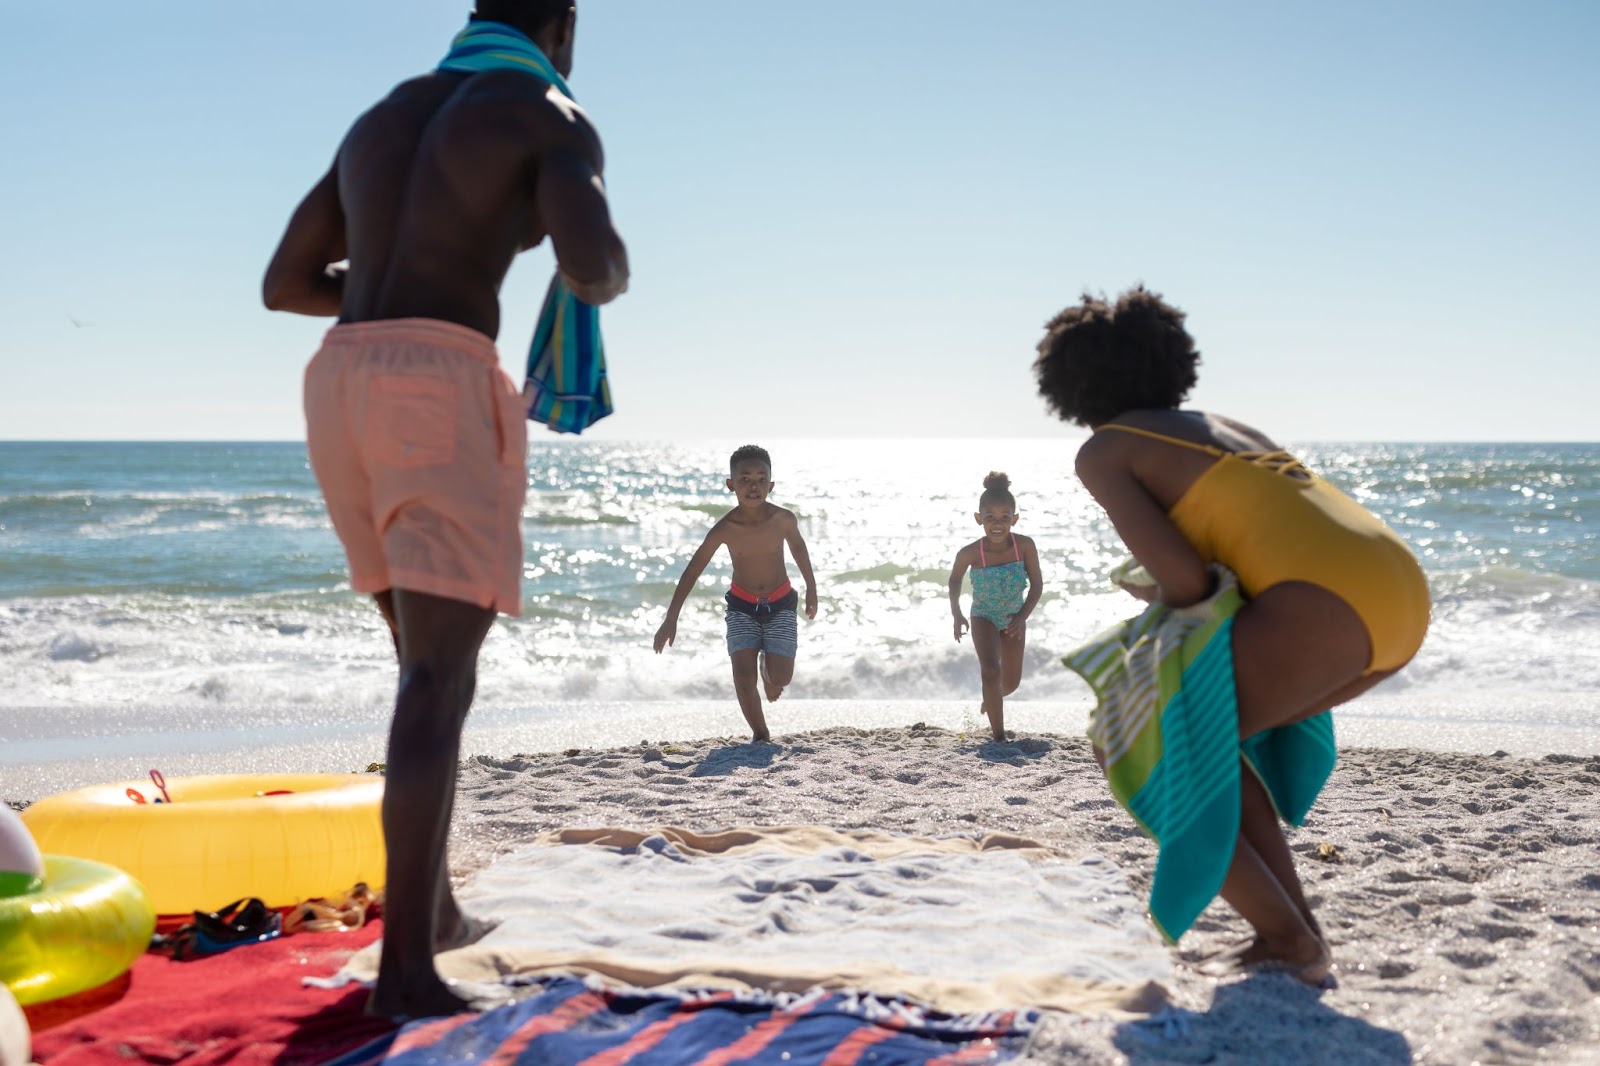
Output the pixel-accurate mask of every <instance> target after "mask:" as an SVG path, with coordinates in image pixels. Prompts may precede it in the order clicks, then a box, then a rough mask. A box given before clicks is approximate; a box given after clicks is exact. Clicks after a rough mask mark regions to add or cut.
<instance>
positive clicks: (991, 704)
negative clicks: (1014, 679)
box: [972, 618, 1006, 740]
mask: <svg viewBox="0 0 1600 1066" xmlns="http://www.w3.org/2000/svg"><path fill="white" fill-rule="evenodd" d="M1004 641H1005V638H1004V637H1002V636H1001V635H1000V631H999V630H998V629H996V628H995V627H994V623H993V622H991V621H989V620H988V619H987V618H974V619H973V620H972V650H973V651H975V652H977V653H978V673H979V675H980V676H981V677H982V678H983V713H984V716H985V717H986V718H988V719H989V732H990V734H991V735H992V736H993V737H994V739H996V740H1004V739H1005V738H1006V712H1005V690H1004V685H1005V676H1004V673H1003V671H1002V667H1001V650H1000V646H1001V644H1002V643H1004Z"/></svg>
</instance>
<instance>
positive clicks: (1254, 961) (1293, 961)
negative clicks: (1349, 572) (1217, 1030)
mask: <svg viewBox="0 0 1600 1066" xmlns="http://www.w3.org/2000/svg"><path fill="white" fill-rule="evenodd" d="M1195 968H1196V969H1197V970H1199V972H1201V973H1203V974H1205V975H1206V976H1207V977H1227V976H1229V975H1231V974H1236V973H1244V972H1246V971H1249V970H1272V971H1281V972H1283V973H1287V974H1290V975H1292V976H1294V977H1298V978H1299V979H1300V980H1302V981H1304V982H1305V983H1306V984H1308V985H1319V984H1321V983H1322V982H1323V981H1324V980H1325V979H1326V978H1327V976H1328V973H1329V971H1331V970H1332V969H1333V957H1332V955H1330V954H1329V952H1328V945H1327V944H1325V943H1323V942H1322V940H1321V938H1320V937H1315V936H1305V937H1295V938H1294V939H1293V940H1290V941H1287V942H1285V943H1282V944H1275V943H1270V942H1268V941H1267V940H1266V939H1264V938H1262V937H1259V936H1256V937H1251V938H1250V939H1249V940H1245V941H1243V942H1241V943H1238V944H1234V945H1233V946H1231V947H1227V948H1224V949H1223V950H1221V951H1219V952H1217V953H1216V954H1214V955H1211V956H1208V957H1207V958H1205V959H1203V960H1201V961H1200V962H1199V963H1198V964H1197V965H1196V967H1195Z"/></svg>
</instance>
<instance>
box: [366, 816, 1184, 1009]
mask: <svg viewBox="0 0 1600 1066" xmlns="http://www.w3.org/2000/svg"><path fill="white" fill-rule="evenodd" d="M461 902H462V907H463V909H465V910H466V911H467V912H468V913H470V914H472V915H473V916H475V917H477V918H487V919H489V920H491V921H496V922H498V923H499V924H498V925H497V926H496V927H495V928H494V929H493V930H492V931H491V932H489V934H488V935H487V936H485V937H484V938H483V939H482V940H480V941H478V942H477V943H476V944H472V945H469V946H467V947H465V948H459V949H456V950H454V951H449V952H445V953H442V954H441V955H439V956H438V959H437V965H438V967H439V971H440V972H441V973H442V974H443V975H444V976H446V977H451V978H456V979H460V980H467V981H499V980H500V979H501V978H504V977H507V976H511V975H520V976H529V975H535V974H540V973H551V972H565V973H578V974H588V975H596V976H599V977H602V978H604V979H607V980H612V981H617V982H621V983H624V984H628V985H634V986H638V987H646V988H649V987H659V986H673V987H697V988H698V987H734V988H739V987H755V988H765V989H770V990H774V991H801V990H804V989H807V988H812V987H816V986H822V987H825V988H855V989H864V990H869V991H872V992H876V993H879V994H889V995H901V996H909V997H911V998H914V999H919V1000H922V1001H924V1002H926V1003H929V1004H930V1005H932V1006H935V1007H938V1008H940V1009H944V1010H949V1011H954V1012H967V1011H979V1010H996V1009H1004V1008H1013V1007H1029V1006H1038V1007H1051V1008H1055V1009H1059V1010H1069V1011H1075V1012H1085V1013H1087V1012H1101V1011H1113V1012H1119V1013H1129V1014H1145V1013H1149V1012H1152V1011H1154V1010H1157V1009H1159V1008H1160V1007H1161V1006H1162V1005H1164V1003H1165V998H1166V997H1165V992H1164V990H1163V988H1162V986H1161V984H1160V982H1162V981H1163V980H1165V979H1166V978H1167V977H1168V976H1169V974H1170V964H1169V958H1168V953H1167V950H1166V949H1165V947H1163V946H1162V944H1161V942H1160V939H1159V938H1158V937H1157V936H1156V934H1155V931H1154V930H1153V929H1152V928H1151V927H1150V924H1149V922H1148V920H1147V919H1146V917H1145V914H1144V904H1143V901H1142V900H1140V899H1139V898H1138V897H1137V896H1135V895H1134V894H1133V893H1132V891H1130V889H1129V887H1128V885H1127V883H1126V882H1125V881H1124V879H1123V876H1122V873H1121V871H1120V870H1119V869H1118V868H1117V867H1116V866H1115V865H1114V864H1112V863H1111V862H1110V861H1108V860H1106V859H1104V858H1102V857H1100V856H1098V855H1093V854H1090V855H1085V856H1081V857H1077V858H1073V857H1069V856H1067V855H1065V854H1063V853H1061V852H1059V851H1056V850H1054V849H1052V848H1049V847H1047V846H1045V845H1042V844H1039V843H1037V842H1035V841H1032V840H1027V839H1025V838H1022V837H1013V836H1004V835H990V836H987V837H984V838H982V839H981V840H976V839H971V838H952V839H929V838H918V837H897V836H892V835H889V834H886V833H870V832H861V831H852V832H840V831H837V830H833V829H828V828H824V827H821V826H790V827H780V828H759V829H756V828H741V829H734V830H729V831H725V832H715V833H708V834H697V833H694V832H690V831H688V830H683V829H674V828H664V829H659V830H653V831H639V830H627V829H565V830H558V831H556V832H553V833H550V834H547V835H545V836H543V837H541V838H539V840H538V842H537V843H535V844H534V845H532V846H530V847H527V848H525V849H523V850H522V851H519V852H517V853H515V854H513V855H510V856H507V857H505V858H503V859H501V860H500V861H498V862H496V863H495V864H494V865H492V866H490V867H489V868H488V869H486V870H484V871H483V872H482V873H481V874H479V875H478V877H477V878H476V879H475V880H474V881H473V882H472V883H471V884H470V885H469V886H468V887H467V888H466V889H465V890H464V891H463V893H462V896H461ZM378 947H379V945H377V944H374V945H372V946H371V947H369V948H367V949H366V950H365V951H363V952H362V953H360V954H359V955H357V956H356V957H355V958H354V959H353V960H352V961H351V963H350V964H349V966H347V967H346V969H345V971H344V973H343V976H344V977H346V978H351V979H359V980H370V979H371V978H372V977H373V976H374V975H375V973H376V967H377V951H378Z"/></svg>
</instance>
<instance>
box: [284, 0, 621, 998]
mask: <svg viewBox="0 0 1600 1066" xmlns="http://www.w3.org/2000/svg"><path fill="white" fill-rule="evenodd" d="M473 20H474V25H475V26H477V27H478V28H480V29H483V28H485V24H486V23H491V22H492V23H496V24H502V25H498V26H496V27H495V28H496V29H498V30H504V31H508V32H511V33H513V34H516V35H518V36H519V38H521V39H523V40H526V42H527V46H528V47H530V48H531V47H535V46H536V47H537V49H538V50H539V51H540V52H542V53H543V56H544V57H546V58H547V59H548V61H549V63H550V64H551V65H552V66H553V67H554V68H555V70H556V71H557V72H559V74H560V75H561V76H562V77H565V76H566V74H567V73H568V72H569V71H570V70H571V63H572V42H573V32H574V29H575V23H576V12H575V10H574V8H573V6H572V3H571V0H480V2H479V4H478V8H477V11H476V12H474V15H473ZM602 164H603V159H602V155H601V150H600V141H599V138H598V137H597V136H596V134H595V132H594V129H593V127H592V126H591V125H590V123H589V121H588V118H587V117H586V116H585V115H584V114H583V112H582V111H581V110H579V109H578V108H577V106H576V105H575V104H573V103H572V101H571V100H569V99H567V98H566V97H565V96H563V95H562V94H561V93H560V92H559V91H558V90H557V89H556V88H555V87H554V86H553V85H552V84H550V83H549V82H548V81H546V80H544V79H543V78H541V77H538V76H534V75H531V74H529V73H526V72H523V71H520V70H491V71H485V72H482V73H474V74H463V73H445V72H435V73H432V74H427V75H424V76H422V77H419V78H415V79H412V80H410V81H407V82H405V83H403V84H401V85H400V86H398V87H397V88H396V89H395V90H394V91H393V92H392V93H390V95H389V96H388V97H386V98H385V99H384V100H382V101H380V102H379V103H378V104H376V105H375V106H374V107H373V108H372V109H371V110H369V111H367V112H366V113H365V114H364V115H362V116H361V117H360V118H359V119H357V120H356V122H355V124H354V125H353V126H352V127H351V129H350V131H349V133H348V134H347V135H346V136H345V139H344V142H343V144H341V145H340V147H339V151H338V154H337V156H336V157H335V159H334V163H333V166H332V168H330V170H329V171H328V173H327V174H326V175H325V176H324V177H323V178H322V180H321V181H319V182H318V183H317V184H316V186H315V187H313V188H312V190H311V192H310V193H309V194H307V196H306V198H305V199H304V200H303V201H302V202H301V204H300V206H299V207H298V208H297V209H296V210H295V213H294V216H293V217H292V218H291V220H290V222H289V226H288V229H287V232H285V234H284V236H283V240H282V241H281V242H280V244H279V246H278V249H277V252H276V253H275V254H274V256H273V259H272V262H271V264H270V266H269V267H268V269H267V274H266V278H265V281H264V282H263V287H262V290H263V299H264V301H265V303H266V305H267V306H268V307H269V308H272V309H274V310H283V311H294V312H297V313H300V314H308V315H326V316H337V318H338V320H339V324H338V325H336V326H334V327H333V329H331V330H330V331H329V332H328V335H327V338H326V339H325V340H324V342H323V345H322V348H321V350H319V351H318V352H317V354H316V356H315V357H314V358H313V359H312V361H311V364H310V366H309V367H307V370H306V378H305V405H306V422H307V445H308V450H309V452H310V455H311V462H312V467H313V469H314V470H315V471H316V475H317V480H318V482H319V484H320V485H321V487H322V491H323V495H324V497H325V499H326V500H327V504H328V514H329V517H330V519H331V520H332V522H333V526H334V529H335V530H336V531H337V533H338V534H339V538H340V540H341V541H342V542H343V544H344V548H345V554H346V556H347V557H348V559H349V563H350V575H351V584H352V587H354V588H355V590H356V591H358V592H365V593H370V594H372V595H373V596H374V597H375V599H376V600H377V603H378V607H379V609H380V610H381V611H382V612H383V615H384V617H385V618H386V619H387V620H388V622H389V625H390V627H391V630H392V632H393V635H394V642H395V648H396V651H397V653H398V656H399V666H400V684H399V690H398V695H397V698H396V701H395V714H394V722H393V724H392V726H391V729H390V734H389V749H388V760H387V762H388V765H387V781H386V787H385V793H384V800H383V823H384V834H385V838H386V841H387V845H388V871H387V883H386V886H385V891H386V902H385V918H386V927H385V930H384V946H383V958H382V962H381V963H380V966H379V975H378V985H377V988H376V990H375V991H374V993H373V998H372V1003H371V1007H370V1009H371V1010H373V1011H374V1012H375V1013H380V1014H385V1015H391V1016H394V1015H406V1016H410V1017H423V1016H430V1015H438V1014H447V1013H451V1012H454V1011H457V1010H460V1009H462V1008H463V1007H465V1006H467V1004H466V1003H464V1001H462V1000H461V999H460V998H458V997H457V996H456V995H455V994H454V993H453V992H451V991H450V990H449V989H448V988H447V987H446V986H445V984H444V983H443V982H442V981H441V980H440V978H439V976H438V974H437V972H436V971H435V970H434V968H433V958H432V956H433V952H434V950H435V949H436V947H443V946H447V945H450V944H454V943H459V942H461V941H463V940H464V939H465V938H467V937H470V936H471V935H472V934H473V932H474V931H475V930H474V929H473V923H472V922H470V921H469V920H468V919H467V918H466V917H465V916H464V915H462V913H461V911H460V910H459V908H458V907H457V905H456V903H455V899H454V897H453V896H452V894H451V892H450V887H449V877H448V869H447V867H446V864H445V845H446V839H447V836H448V830H449V823H450V810H451V806H452V802H453V798H454V789H455V774H456V765H457V762H458V759H459V753H460V741H461V729H462V726H463V725H464V724H465V721H466V715H467V711H468V709H469V708H470V706H471V701H472V693H473V688H474V685H475V681H476V668H477V657H478V648H479V646H480V645H481V644H482V642H483V638H484V636H485V635H486V634H487V632H488V629H489V626H490V625H491V623H492V622H493V621H494V617H495V612H496V610H499V611H501V612H504V613H506V614H512V615H515V614H518V613H520V609H521V570H522V532H521V515H522V504H523V499H524V495H525V492H526V485H527V466H526V463H527V457H526V452H527V429H526V417H525V412H524V408H523V404H522V400H521V398H520V396H519V395H518V391H517V389H516V386H515V385H513V384H512V382H511V379H510V378H509V377H507V376H506V374H505V372H504V371H503V370H502V369H501V368H500V363H499V355H498V353H497V352H496V350H495V345H494V338H495V336H496V335H497V334H498V332H499V328H500V304H499V289H500V285H501V282H502V281H503V280H504V279H505V275H506V272H507V271H508V270H509V269H510V267H511V262H512V260H513V259H514V258H515V257H516V255H517V253H518V252H521V251H524V250H526V249H528V248H531V247H533V246H534V245H536V244H538V243H539V242H540V241H541V240H543V239H544V238H545V237H546V236H548V237H549V238H550V239H551V242H552V244H553V246H554V251H555V256H556V263H557V266H558V268H559V270H560V271H561V274H562V276H563V278H564V279H565V280H566V282H567V285H568V287H569V288H571V289H572V291H573V293H574V294H575V295H576V296H577V297H578V298H579V299H581V300H584V301H586V302H588V303H591V304H603V303H607V302H609V301H610V300H612V299H614V298H615V297H616V296H617V295H619V294H620V293H621V292H622V291H623V290H624V289H625V288H626V286H627V277H628V266H627V255H626V252H625V250H624V248H623V245H622V241H621V240H620V238H618V236H617V234H616V232H615V230H614V229H613V227H612V225H611V218H610V211H609V209H608V207H607V204H606V197H605V187H604V184H603V183H602V181H601V169H602ZM345 260H348V263H347V264H345V263H344V262H342V261H345Z"/></svg>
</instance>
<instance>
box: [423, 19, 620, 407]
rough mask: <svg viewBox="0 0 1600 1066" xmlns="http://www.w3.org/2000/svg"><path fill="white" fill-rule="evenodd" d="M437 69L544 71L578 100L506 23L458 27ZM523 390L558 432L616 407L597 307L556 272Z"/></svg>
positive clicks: (531, 45) (542, 74)
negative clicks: (585, 301) (459, 29)
mask: <svg viewBox="0 0 1600 1066" xmlns="http://www.w3.org/2000/svg"><path fill="white" fill-rule="evenodd" d="M439 69H440V70H445V71H452V72H456V73H468V74H476V73H479V72H482V71H486V70H520V71H523V72H524V73H527V74H531V75H533V76H534V77H536V78H542V79H543V80H544V81H547V82H549V83H550V84H551V85H554V86H555V87H556V89H557V90H559V91H560V92H561V95H563V96H565V97H566V98H567V99H569V100H571V99H573V96H572V90H570V89H568V88H567V82H566V79H565V78H563V77H562V76H561V74H560V73H559V72H558V71H557V70H556V68H555V66H554V65H553V64H552V63H551V62H550V60H549V59H548V58H546V57H545V54H544V53H543V52H542V51H540V50H539V46H538V45H536V44H534V43H533V41H532V39H531V38H529V37H528V35H527V34H525V33H523V32H522V31H521V30H519V29H516V28H515V27H513V26H508V25H506V24H505V23H503V22H481V21H477V22H469V23H467V28H466V29H464V30H462V31H461V32H460V33H458V34H456V39H455V41H454V42H452V43H451V45H450V54H449V55H447V56H445V57H444V60H443V62H441V63H440V64H439ZM523 395H524V396H525V397H526V398H527V401H528V417H529V418H530V419H532V420H533V421H535V422H543V423H544V424H545V425H547V426H549V427H550V428H551V429H553V430H556V431H557V432H559V433H582V432H583V431H584V430H585V429H588V428H589V427H590V426H592V425H594V424H595V423H596V422H598V421H599V420H600V419H602V418H604V417H605V416H606V415H608V414H610V413H611V387H610V385H609V384H608V383H607V382H606V350H605V345H604V344H603V343H601V340H600V312H599V311H598V310H597V309H596V308H594V307H592V306H591V305H589V304H586V303H584V302H583V301H582V300H580V299H578V298H577V297H576V296H574V295H573V294H572V290H571V289H569V288H567V283H566V282H564V281H562V280H561V275H560V274H559V273H557V274H556V276H555V277H554V278H552V279H551V281H550V290H549V292H547V293H546V294H545V299H544V308H543V309H542V310H541V311H540V312H539V324H538V325H537V326H536V327H534V331H533V345H532V347H531V348H530V349H529V351H528V381H527V384H526V385H525V386H524V387H523Z"/></svg>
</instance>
